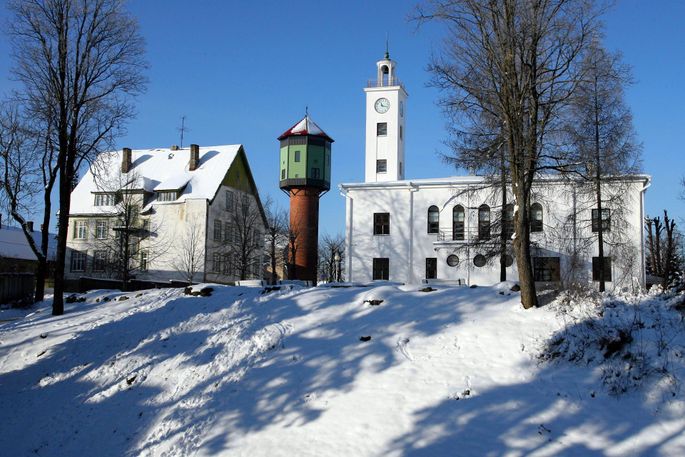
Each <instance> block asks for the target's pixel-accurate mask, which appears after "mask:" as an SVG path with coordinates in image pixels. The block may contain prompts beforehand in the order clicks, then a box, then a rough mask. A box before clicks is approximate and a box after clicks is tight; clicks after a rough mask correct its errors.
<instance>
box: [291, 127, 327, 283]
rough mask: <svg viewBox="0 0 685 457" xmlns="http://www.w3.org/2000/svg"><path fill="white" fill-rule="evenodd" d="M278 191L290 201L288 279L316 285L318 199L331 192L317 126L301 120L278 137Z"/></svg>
mask: <svg viewBox="0 0 685 457" xmlns="http://www.w3.org/2000/svg"><path fill="white" fill-rule="evenodd" d="M278 140H279V141H280V142H281V157H280V173H281V174H280V182H279V185H280V188H281V190H283V191H284V192H286V193H287V194H288V196H289V197H290V232H291V233H290V241H289V246H288V263H289V266H288V279H299V280H305V281H312V283H313V284H316V271H317V268H316V266H317V262H318V250H319V198H320V197H321V195H323V194H324V193H326V192H327V191H328V190H329V189H330V188H331V143H333V139H332V138H331V137H329V136H328V135H326V132H324V131H323V130H322V129H321V128H320V127H319V126H318V125H316V124H315V123H314V121H312V120H311V119H310V118H309V115H306V116H305V117H304V119H302V120H301V121H299V122H298V123H297V124H295V125H293V126H292V127H291V128H289V129H288V130H286V131H285V132H284V133H283V134H282V135H281V136H279V137H278Z"/></svg>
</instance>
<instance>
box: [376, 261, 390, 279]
mask: <svg viewBox="0 0 685 457" xmlns="http://www.w3.org/2000/svg"><path fill="white" fill-rule="evenodd" d="M389 277H390V261H389V259H388V258H375V259H373V279H374V280H377V279H384V280H387V279H388V278H389Z"/></svg>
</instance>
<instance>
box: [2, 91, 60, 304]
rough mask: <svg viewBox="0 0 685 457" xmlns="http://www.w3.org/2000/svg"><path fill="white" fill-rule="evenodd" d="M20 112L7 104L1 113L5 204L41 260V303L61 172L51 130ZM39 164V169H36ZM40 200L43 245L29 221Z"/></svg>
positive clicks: (37, 292) (38, 273)
mask: <svg viewBox="0 0 685 457" xmlns="http://www.w3.org/2000/svg"><path fill="white" fill-rule="evenodd" d="M19 110H20V107H19V106H18V105H17V104H15V103H12V102H6V103H5V110H4V111H3V112H2V113H0V154H1V160H2V183H3V190H4V193H3V200H4V203H5V206H6V207H7V210H8V212H9V214H10V215H11V216H12V218H13V219H14V220H15V221H16V222H17V223H19V225H20V227H21V228H22V231H23V232H24V236H25V237H26V241H27V243H28V245H29V246H30V248H31V250H32V251H33V253H34V254H35V255H36V258H37V259H38V265H37V268H36V290H35V294H34V301H35V302H39V301H41V300H43V297H44V295H45V278H46V276H47V274H48V260H49V258H48V255H49V254H48V253H49V242H50V231H49V230H50V218H51V215H52V200H51V194H52V189H53V187H54V184H55V180H56V179H57V172H58V169H57V164H56V160H55V159H56V154H55V148H54V145H53V144H52V141H51V139H52V136H51V129H50V126H49V125H42V124H40V123H39V122H38V121H34V122H33V123H30V122H28V121H27V119H25V118H23V117H22V114H21V112H20V111H19ZM37 164H40V166H36V165H37ZM40 199H42V204H43V219H42V223H41V226H40V243H37V242H36V240H35V239H34V237H33V233H32V230H31V227H30V223H29V220H28V219H27V217H28V215H29V214H30V213H31V212H32V211H33V208H34V207H35V206H36V205H37V203H38V200H40Z"/></svg>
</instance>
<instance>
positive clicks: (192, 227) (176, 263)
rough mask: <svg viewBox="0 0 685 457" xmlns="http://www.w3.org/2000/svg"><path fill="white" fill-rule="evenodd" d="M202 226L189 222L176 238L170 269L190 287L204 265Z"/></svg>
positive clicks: (195, 222)
mask: <svg viewBox="0 0 685 457" xmlns="http://www.w3.org/2000/svg"><path fill="white" fill-rule="evenodd" d="M203 228H204V227H203V225H202V224H201V223H199V222H197V221H192V222H189V223H188V224H187V225H186V227H185V230H184V231H183V233H182V234H181V236H180V237H178V238H177V242H176V248H175V250H174V251H175V252H176V255H175V257H174V259H173V260H172V267H173V268H174V270H176V271H177V272H178V273H179V274H181V275H182V276H183V279H184V280H185V281H186V282H187V283H188V285H191V284H192V283H193V281H194V280H195V275H196V274H197V273H198V272H199V271H202V268H203V266H204V264H205V243H204V237H203V234H202V230H203Z"/></svg>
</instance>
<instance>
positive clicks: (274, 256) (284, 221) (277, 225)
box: [264, 197, 288, 284]
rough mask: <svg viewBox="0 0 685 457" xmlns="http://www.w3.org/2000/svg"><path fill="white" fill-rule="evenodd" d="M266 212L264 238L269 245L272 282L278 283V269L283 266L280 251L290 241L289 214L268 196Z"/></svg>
mask: <svg viewBox="0 0 685 457" xmlns="http://www.w3.org/2000/svg"><path fill="white" fill-rule="evenodd" d="M264 212H265V213H266V223H267V225H268V226H267V227H266V234H265V236H264V239H265V241H266V247H267V252H266V254H267V258H268V262H269V269H270V270H271V279H270V281H271V284H276V282H277V280H278V273H277V269H278V267H279V266H283V264H282V262H281V260H282V256H281V255H280V252H281V251H282V249H283V247H284V246H285V245H286V244H287V242H288V215H287V214H286V212H285V210H283V209H282V208H278V207H276V204H275V203H274V201H273V200H272V199H271V197H267V199H266V203H265V204H264Z"/></svg>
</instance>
